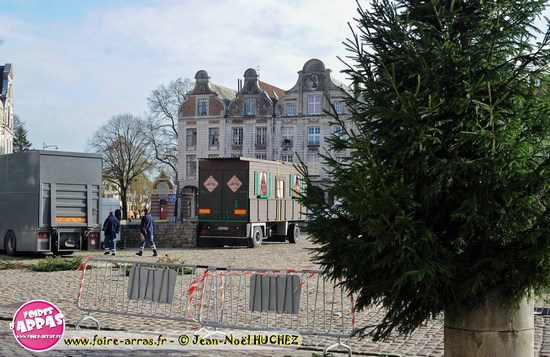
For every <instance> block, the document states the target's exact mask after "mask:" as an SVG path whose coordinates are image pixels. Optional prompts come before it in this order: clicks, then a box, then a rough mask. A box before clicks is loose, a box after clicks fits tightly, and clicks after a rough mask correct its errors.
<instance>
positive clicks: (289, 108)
mask: <svg viewBox="0 0 550 357" xmlns="http://www.w3.org/2000/svg"><path fill="white" fill-rule="evenodd" d="M286 115H288V116H289V117H293V116H295V115H296V104H295V103H287V105H286Z"/></svg>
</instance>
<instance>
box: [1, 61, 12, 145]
mask: <svg viewBox="0 0 550 357" xmlns="http://www.w3.org/2000/svg"><path fill="white" fill-rule="evenodd" d="M0 73H1V74H2V79H1V81H0V155H3V154H11V153H12V152H13V66H12V65H11V64H10V63H6V64H5V65H3V66H0Z"/></svg>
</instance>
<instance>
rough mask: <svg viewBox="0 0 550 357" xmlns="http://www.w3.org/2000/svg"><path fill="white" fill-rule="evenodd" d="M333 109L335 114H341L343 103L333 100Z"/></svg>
mask: <svg viewBox="0 0 550 357" xmlns="http://www.w3.org/2000/svg"><path fill="white" fill-rule="evenodd" d="M334 110H336V114H342V113H343V112H344V103H342V102H340V101H337V102H334Z"/></svg>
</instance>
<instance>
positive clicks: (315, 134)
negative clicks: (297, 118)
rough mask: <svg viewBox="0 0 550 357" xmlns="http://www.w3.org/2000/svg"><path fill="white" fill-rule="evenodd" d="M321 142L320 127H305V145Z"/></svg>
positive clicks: (315, 144) (317, 144)
mask: <svg viewBox="0 0 550 357" xmlns="http://www.w3.org/2000/svg"><path fill="white" fill-rule="evenodd" d="M320 144H321V128H320V127H318V126H316V127H313V128H307V145H308V146H319V145H320Z"/></svg>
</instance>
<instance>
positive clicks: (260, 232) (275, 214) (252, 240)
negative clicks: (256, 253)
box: [197, 157, 305, 247]
mask: <svg viewBox="0 0 550 357" xmlns="http://www.w3.org/2000/svg"><path fill="white" fill-rule="evenodd" d="M303 190H304V180H303V177H302V176H301V175H300V174H299V173H298V171H297V170H296V168H295V167H294V166H293V165H292V164H291V163H283V162H276V161H267V160H258V159H252V158H244V157H240V158H208V159H201V160H199V188H198V221H199V222H198V227H197V229H198V237H197V245H198V246H199V247H203V246H224V245H230V246H238V245H240V246H243V245H245V246H248V247H257V246H259V245H261V244H262V242H263V241H264V240H275V241H285V240H287V241H288V242H290V243H296V242H297V240H298V239H299V237H300V228H299V226H298V223H300V222H303V221H304V220H305V210H304V208H303V207H302V205H301V204H300V202H299V200H298V197H299V196H300V194H301V193H302V192H303Z"/></svg>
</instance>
